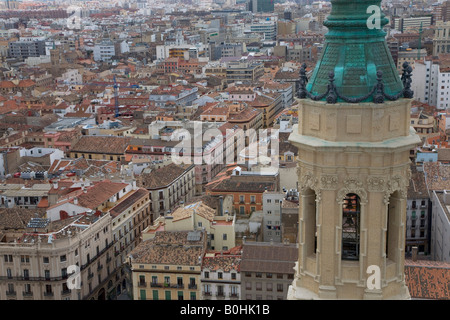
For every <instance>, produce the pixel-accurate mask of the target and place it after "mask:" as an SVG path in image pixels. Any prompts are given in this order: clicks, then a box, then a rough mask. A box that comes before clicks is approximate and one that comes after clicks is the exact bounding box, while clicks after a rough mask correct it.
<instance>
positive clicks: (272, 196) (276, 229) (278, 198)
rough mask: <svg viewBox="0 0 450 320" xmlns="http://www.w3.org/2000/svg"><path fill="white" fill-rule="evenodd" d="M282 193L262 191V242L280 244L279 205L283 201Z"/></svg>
mask: <svg viewBox="0 0 450 320" xmlns="http://www.w3.org/2000/svg"><path fill="white" fill-rule="evenodd" d="M284 196H285V195H284V193H283V192H277V191H267V190H266V191H264V193H263V195H262V209H263V210H262V211H263V219H264V220H263V221H264V226H263V241H264V242H270V241H273V242H276V243H280V242H282V241H281V240H282V234H281V204H282V201H283V199H284Z"/></svg>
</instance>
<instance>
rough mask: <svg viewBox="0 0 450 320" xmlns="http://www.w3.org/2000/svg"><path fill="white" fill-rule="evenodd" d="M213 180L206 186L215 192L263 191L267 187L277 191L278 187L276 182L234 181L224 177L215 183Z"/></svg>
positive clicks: (269, 189)
mask: <svg viewBox="0 0 450 320" xmlns="http://www.w3.org/2000/svg"><path fill="white" fill-rule="evenodd" d="M211 182H213V181H211ZM211 182H210V183H208V184H207V185H206V188H208V189H210V190H211V191H213V192H220V191H224V192H256V193H262V192H264V191H265V190H266V188H267V190H268V191H275V188H276V184H275V183H274V182H273V183H272V182H254V181H233V180H231V179H224V180H222V181H219V182H218V183H215V184H214V183H211ZM214 182H215V181H214Z"/></svg>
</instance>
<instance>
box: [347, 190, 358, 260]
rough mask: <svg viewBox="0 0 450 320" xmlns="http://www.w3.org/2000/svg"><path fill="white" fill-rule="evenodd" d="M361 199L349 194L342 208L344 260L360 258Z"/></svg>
mask: <svg viewBox="0 0 450 320" xmlns="http://www.w3.org/2000/svg"><path fill="white" fill-rule="evenodd" d="M360 220H361V201H360V198H359V196H358V195H356V194H354V193H350V194H347V195H346V196H345V198H344V203H343V208H342V260H359V242H360Z"/></svg>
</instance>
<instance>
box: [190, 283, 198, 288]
mask: <svg viewBox="0 0 450 320" xmlns="http://www.w3.org/2000/svg"><path fill="white" fill-rule="evenodd" d="M188 288H189V289H197V285H196V284H195V283H190V284H189V285H188Z"/></svg>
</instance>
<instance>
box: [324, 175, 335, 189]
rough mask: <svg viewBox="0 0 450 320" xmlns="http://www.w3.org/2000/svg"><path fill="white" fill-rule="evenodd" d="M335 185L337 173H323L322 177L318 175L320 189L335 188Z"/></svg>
mask: <svg viewBox="0 0 450 320" xmlns="http://www.w3.org/2000/svg"><path fill="white" fill-rule="evenodd" d="M337 186H338V177H337V175H323V176H322V177H320V187H321V189H322V190H336V189H337Z"/></svg>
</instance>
